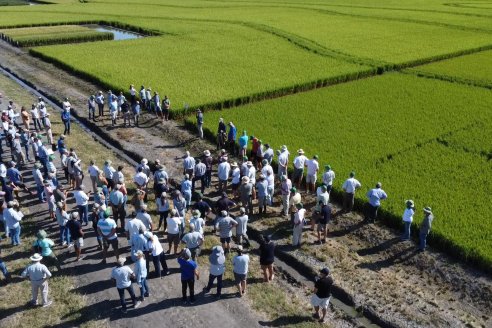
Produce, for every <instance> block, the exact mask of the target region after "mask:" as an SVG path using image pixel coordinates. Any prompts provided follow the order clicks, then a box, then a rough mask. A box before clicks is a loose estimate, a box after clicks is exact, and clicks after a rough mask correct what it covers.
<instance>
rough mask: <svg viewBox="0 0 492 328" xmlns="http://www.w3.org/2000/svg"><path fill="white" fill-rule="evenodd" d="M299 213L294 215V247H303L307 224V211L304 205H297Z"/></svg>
mask: <svg viewBox="0 0 492 328" xmlns="http://www.w3.org/2000/svg"><path fill="white" fill-rule="evenodd" d="M296 209H297V212H296V213H295V215H294V229H293V236H292V246H294V247H301V243H302V231H303V229H304V225H305V224H306V220H305V216H306V210H305V209H304V206H303V205H302V203H298V204H296Z"/></svg>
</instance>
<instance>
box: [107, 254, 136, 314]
mask: <svg viewBox="0 0 492 328" xmlns="http://www.w3.org/2000/svg"><path fill="white" fill-rule="evenodd" d="M117 263H118V265H117V266H116V267H115V268H113V270H112V271H111V279H113V280H114V281H115V282H116V289H117V290H118V295H119V296H120V303H121V312H122V313H126V312H127V310H126V301H125V290H126V291H128V294H130V297H131V298H132V302H133V307H134V308H135V309H136V308H138V307H139V306H140V304H142V302H141V301H139V300H137V298H136V297H135V292H134V291H133V287H132V279H135V274H134V273H133V271H132V269H130V267H128V266H126V265H125V258H124V257H122V258H119V259H118V260H117Z"/></svg>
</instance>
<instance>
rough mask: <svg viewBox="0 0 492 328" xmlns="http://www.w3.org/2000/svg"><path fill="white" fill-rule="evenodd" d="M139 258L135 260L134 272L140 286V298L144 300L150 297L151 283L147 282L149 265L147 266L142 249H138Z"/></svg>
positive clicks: (137, 255)
mask: <svg viewBox="0 0 492 328" xmlns="http://www.w3.org/2000/svg"><path fill="white" fill-rule="evenodd" d="M136 257H137V260H136V261H135V267H134V270H135V271H134V273H135V281H136V283H137V285H138V287H140V300H141V301H142V302H143V301H144V299H145V297H149V296H150V293H149V285H148V284H147V272H148V270H147V267H146V266H145V256H144V253H143V252H142V251H140V250H139V251H137V253H136Z"/></svg>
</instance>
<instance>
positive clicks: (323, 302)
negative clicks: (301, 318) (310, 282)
mask: <svg viewBox="0 0 492 328" xmlns="http://www.w3.org/2000/svg"><path fill="white" fill-rule="evenodd" d="M330 298H331V296H330V297H327V298H319V297H318V295H316V294H314V295H313V296H311V305H312V306H319V307H320V308H322V309H327V308H328V305H330Z"/></svg>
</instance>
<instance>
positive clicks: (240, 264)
mask: <svg viewBox="0 0 492 328" xmlns="http://www.w3.org/2000/svg"><path fill="white" fill-rule="evenodd" d="M236 250H237V255H236V256H234V257H233V258H232V267H233V268H232V271H233V272H234V281H235V283H236V286H237V290H238V296H239V297H242V296H244V294H246V287H247V280H246V279H247V276H248V266H249V255H248V254H243V246H241V245H239V246H237V248H236Z"/></svg>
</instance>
